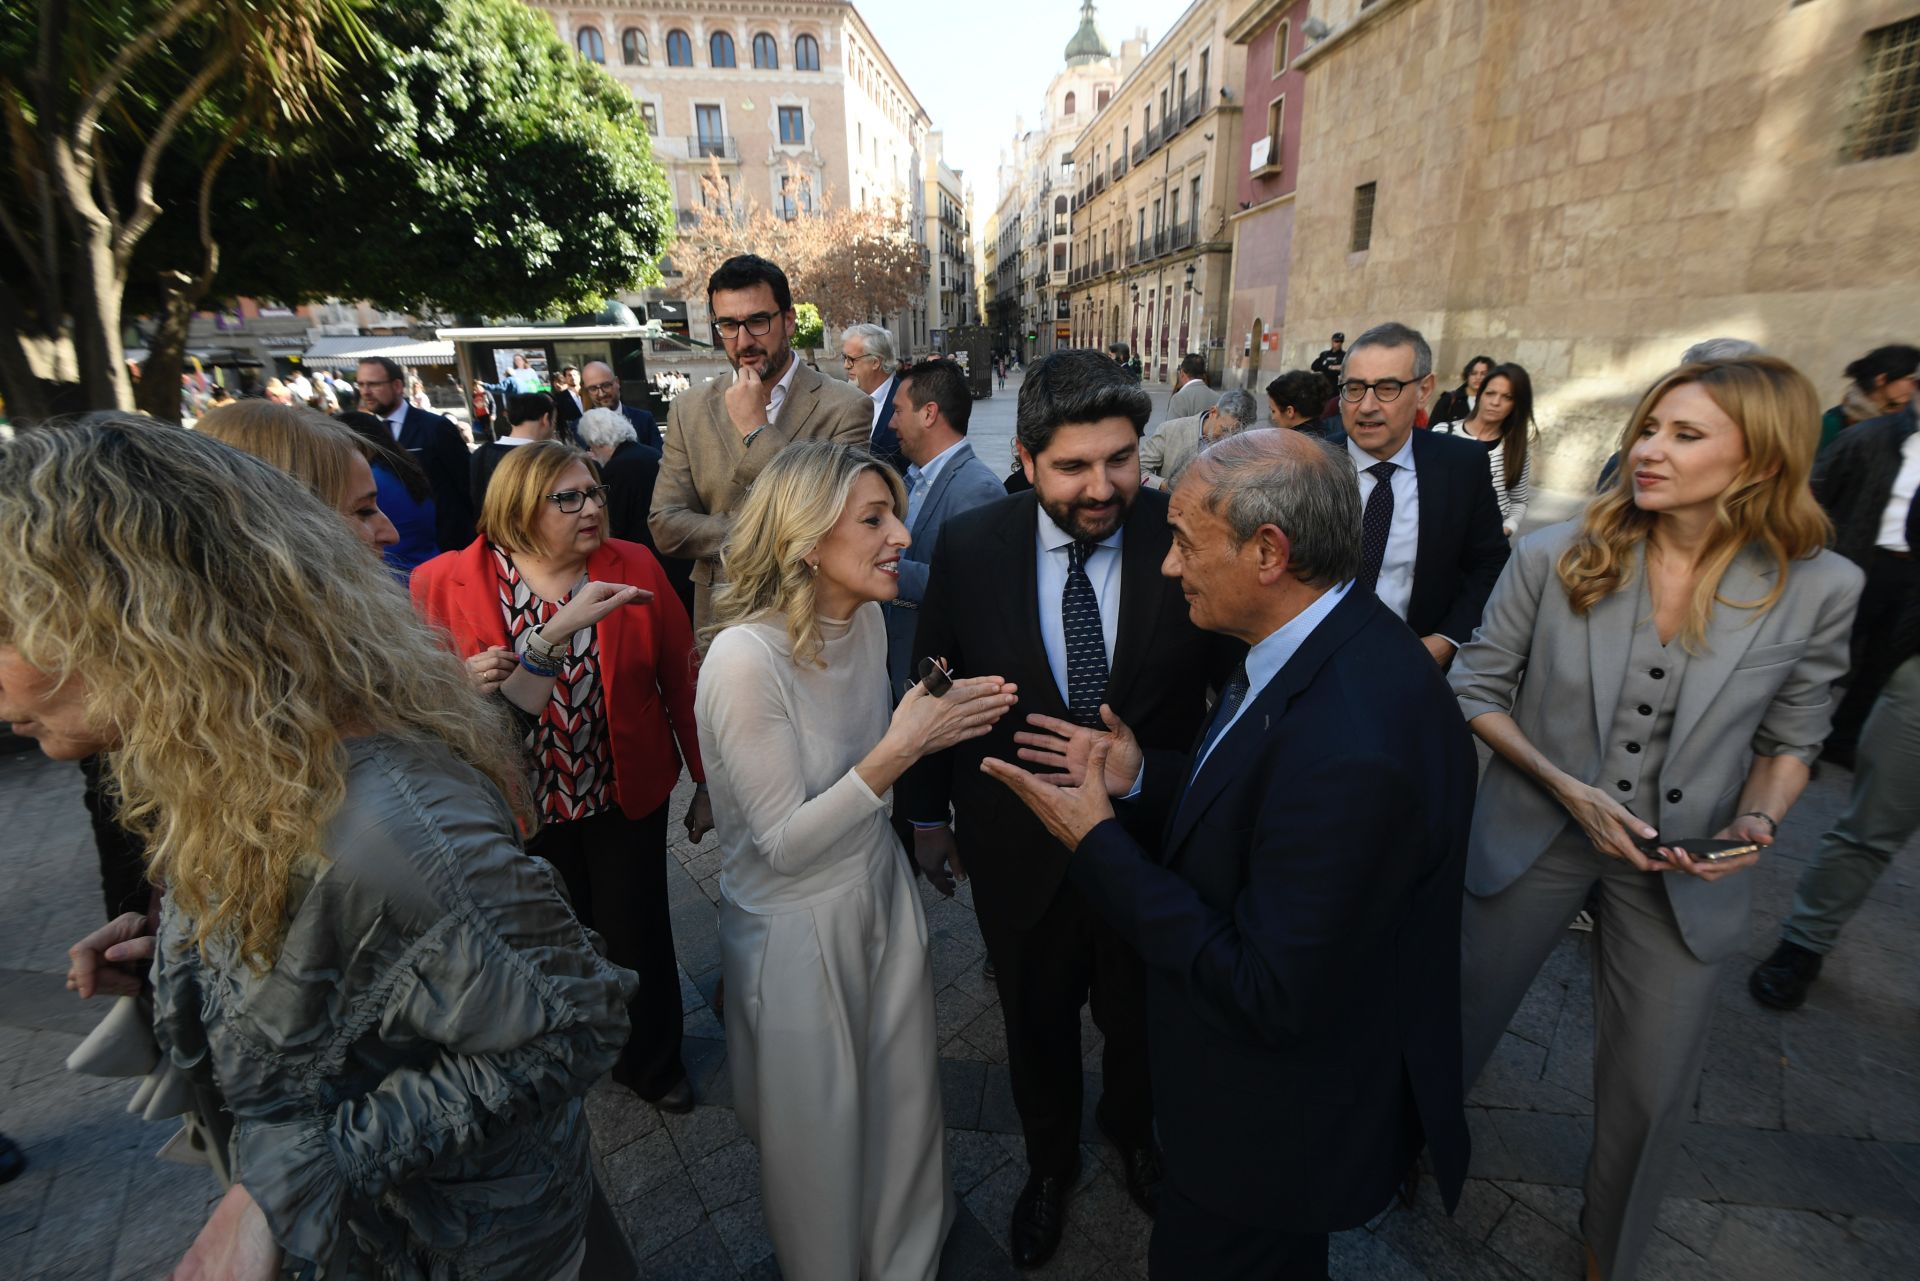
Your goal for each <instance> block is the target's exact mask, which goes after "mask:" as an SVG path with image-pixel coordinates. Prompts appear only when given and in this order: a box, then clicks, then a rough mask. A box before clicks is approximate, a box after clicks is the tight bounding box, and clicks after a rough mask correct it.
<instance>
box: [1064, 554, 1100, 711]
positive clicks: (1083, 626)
mask: <svg viewBox="0 0 1920 1281" xmlns="http://www.w3.org/2000/svg"><path fill="white" fill-rule="evenodd" d="M1097 545H1098V544H1095V543H1075V544H1074V545H1073V546H1072V547H1070V548H1068V549H1067V589H1066V590H1065V591H1064V592H1062V593H1061V594H1060V623H1061V626H1062V628H1063V629H1064V630H1065V632H1066V637H1067V713H1068V715H1069V716H1071V717H1072V718H1073V719H1074V720H1075V721H1078V722H1079V723H1080V724H1082V725H1090V726H1093V727H1094V728H1096V729H1097V728H1099V726H1100V724H1101V720H1100V700H1101V699H1102V698H1104V697H1105V696H1106V693H1107V637H1106V633H1105V632H1104V631H1102V630H1101V627H1100V599H1099V597H1097V596H1095V595H1094V594H1093V580H1092V579H1090V578H1088V577H1087V557H1089V556H1091V555H1092V554H1093V550H1094V548H1095V547H1096V546H1097Z"/></svg>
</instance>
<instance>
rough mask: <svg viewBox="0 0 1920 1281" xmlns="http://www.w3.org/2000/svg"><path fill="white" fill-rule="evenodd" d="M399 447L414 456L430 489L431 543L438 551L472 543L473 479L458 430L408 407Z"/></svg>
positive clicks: (444, 420) (439, 418) (446, 421)
mask: <svg viewBox="0 0 1920 1281" xmlns="http://www.w3.org/2000/svg"><path fill="white" fill-rule="evenodd" d="M399 445H400V448H402V449H404V450H406V451H407V452H408V453H410V454H412V455H413V458H414V461H415V462H417V463H419V464H420V468H421V470H422V471H424V472H426V473H427V480H428V482H429V483H430V484H432V486H433V526H434V528H433V532H434V541H436V542H438V543H439V544H440V550H441V551H453V550H455V549H456V548H461V547H465V546H466V545H467V544H468V543H470V542H472V541H473V516H474V505H473V491H472V485H473V478H472V475H471V471H472V467H471V463H470V461H469V456H468V452H467V442H466V441H465V440H464V439H462V438H461V435H460V429H459V428H458V427H455V426H454V425H453V423H452V421H451V420H449V419H447V418H445V417H444V416H442V415H440V414H436V413H432V412H431V411H429V410H425V409H421V408H420V407H419V406H417V405H408V406H407V416H406V417H405V418H404V419H402V420H401V422H400V440H399Z"/></svg>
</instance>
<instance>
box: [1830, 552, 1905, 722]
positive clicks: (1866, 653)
mask: <svg viewBox="0 0 1920 1281" xmlns="http://www.w3.org/2000/svg"><path fill="white" fill-rule="evenodd" d="M1916 589H1920V561H1916V560H1914V559H1913V558H1912V557H1911V556H1897V555H1895V554H1894V553H1892V552H1889V551H1882V550H1879V549H1875V551H1874V553H1873V559H1871V560H1870V561H1868V562H1867V583H1866V587H1865V589H1864V590H1862V591H1861V593H1860V612H1859V613H1857V614H1855V615H1854V618H1853V642H1852V646H1851V649H1852V653H1851V654H1850V656H1849V657H1850V658H1851V661H1852V670H1851V671H1850V672H1848V673H1847V692H1846V694H1845V695H1844V696H1843V697H1842V698H1841V700H1840V706H1839V707H1838V708H1836V709H1835V711H1834V713H1833V730H1832V732H1831V733H1829V734H1828V735H1827V743H1828V744H1829V745H1830V746H1833V747H1841V748H1849V749H1850V748H1852V747H1854V746H1855V745H1857V744H1858V743H1859V741H1860V729H1861V727H1862V726H1864V725H1865V724H1866V723H1867V713H1868V712H1871V711H1872V710H1873V703H1874V700H1875V699H1877V698H1879V697H1880V691H1881V690H1882V689H1883V688H1885V687H1886V683H1887V681H1888V680H1889V679H1890V678H1891V677H1892V676H1893V669H1894V668H1896V667H1898V666H1899V665H1900V662H1901V660H1902V659H1904V658H1905V657H1906V655H1905V654H1902V653H1900V652H1898V650H1897V649H1896V648H1895V640H1896V638H1897V633H1898V631H1899V629H1898V627H1897V626H1896V624H1897V623H1898V622H1899V621H1900V615H1901V612H1902V611H1903V610H1905V609H1906V607H1907V602H1908V601H1910V600H1912V599H1913V593H1914V591H1915V590H1916Z"/></svg>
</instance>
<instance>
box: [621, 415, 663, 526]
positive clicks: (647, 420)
mask: <svg viewBox="0 0 1920 1281" xmlns="http://www.w3.org/2000/svg"><path fill="white" fill-rule="evenodd" d="M620 412H621V413H623V414H625V415H626V416H627V421H628V422H630V423H632V424H633V434H634V438H635V439H637V440H638V441H639V442H640V443H641V444H643V445H645V446H646V447H647V448H649V449H651V450H653V451H654V452H656V453H658V452H661V451H662V450H663V449H664V448H665V446H663V445H662V444H661V439H660V424H659V423H657V422H655V421H654V417H653V415H652V414H651V413H649V412H648V411H646V410H644V409H635V408H634V407H633V406H632V405H629V404H627V403H626V402H624V401H622V402H621V404H620ZM614 537H616V538H625V537H626V535H625V534H615V535H614ZM633 541H635V542H645V543H646V544H647V546H649V547H651V546H653V540H652V539H651V538H647V539H634V540H633Z"/></svg>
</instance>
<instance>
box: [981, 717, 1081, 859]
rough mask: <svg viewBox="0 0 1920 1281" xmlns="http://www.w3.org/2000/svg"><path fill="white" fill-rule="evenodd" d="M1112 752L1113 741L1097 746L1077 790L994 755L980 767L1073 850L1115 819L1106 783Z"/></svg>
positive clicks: (1055, 836)
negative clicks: (1102, 825) (996, 757)
mask: <svg viewBox="0 0 1920 1281" xmlns="http://www.w3.org/2000/svg"><path fill="white" fill-rule="evenodd" d="M1112 749H1113V741H1112V739H1110V738H1104V737H1103V738H1101V739H1100V740H1099V741H1097V742H1096V743H1094V745H1093V747H1092V749H1091V751H1090V752H1089V754H1088V757H1087V772H1086V777H1085V778H1084V779H1083V781H1082V782H1081V783H1080V785H1079V786H1077V787H1062V786H1060V785H1058V784H1055V783H1044V782H1041V781H1040V779H1039V778H1037V777H1035V776H1034V775H1033V774H1030V773H1028V772H1027V771H1026V770H1023V769H1021V768H1020V767H1019V766H1018V765H1009V764H1008V763H1007V762H1005V761H1002V760H995V759H994V758H993V757H991V756H989V757H988V758H987V759H985V760H983V761H981V762H980V768H981V770H982V771H983V772H984V773H986V774H989V775H991V776H992V777H994V778H997V779H999V780H1000V781H1001V782H1002V783H1005V784H1006V785H1007V786H1008V787H1010V788H1012V789H1013V794H1014V795H1015V796H1018V797H1019V798H1020V801H1021V803H1022V804H1024V805H1025V806H1026V807H1027V808H1028V809H1030V810H1032V811H1033V813H1034V816H1035V817H1036V818H1038V819H1039V820H1040V821H1041V822H1042V823H1043V824H1045V825H1046V829H1047V831H1048V832H1049V833H1050V834H1051V835H1052V836H1053V839H1054V840H1056V841H1059V842H1060V843H1061V844H1062V845H1064V846H1066V847H1067V848H1068V849H1070V850H1072V849H1078V848H1079V846H1080V842H1081V841H1083V840H1085V839H1086V835H1087V833H1088V832H1091V831H1092V830H1093V829H1094V828H1096V827H1098V826H1100V824H1102V823H1104V822H1106V821H1107V820H1108V819H1110V818H1112V817H1113V802H1112V800H1110V799H1109V798H1108V796H1107V787H1106V782H1105V771H1106V765H1107V753H1108V752H1109V751H1111V750H1112Z"/></svg>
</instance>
